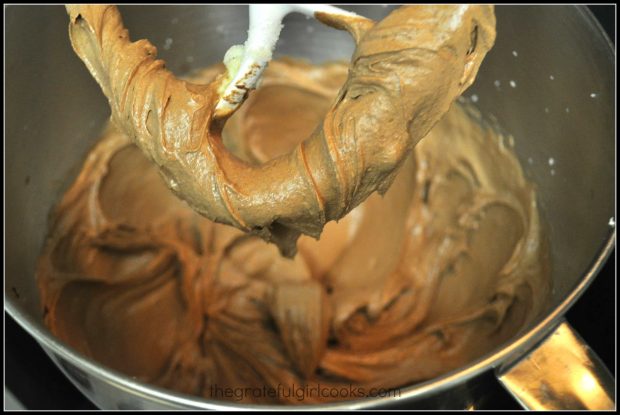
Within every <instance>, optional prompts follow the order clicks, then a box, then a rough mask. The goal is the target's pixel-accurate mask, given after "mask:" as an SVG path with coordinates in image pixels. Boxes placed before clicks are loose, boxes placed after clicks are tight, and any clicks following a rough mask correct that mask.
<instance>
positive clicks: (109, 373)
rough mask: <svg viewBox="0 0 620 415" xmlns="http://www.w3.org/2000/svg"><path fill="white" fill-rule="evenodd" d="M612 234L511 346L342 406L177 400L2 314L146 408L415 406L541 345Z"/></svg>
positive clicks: (10, 305)
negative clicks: (561, 296)
mask: <svg viewBox="0 0 620 415" xmlns="http://www.w3.org/2000/svg"><path fill="white" fill-rule="evenodd" d="M574 7H576V9H577V10H578V11H579V12H580V13H581V15H582V17H583V18H584V20H585V22H586V23H588V24H590V25H591V26H593V27H592V28H593V29H594V31H595V32H598V34H599V36H601V37H602V39H603V41H604V42H605V43H606V46H607V48H606V49H607V52H608V53H610V54H611V56H612V57H613V56H615V48H614V46H613V44H612V42H611V40H610V39H609V37H608V36H607V33H606V32H605V30H603V28H602V27H601V25H600V23H599V22H598V20H597V19H596V18H595V17H594V15H593V13H592V12H591V11H590V10H589V9H588V8H587V7H586V6H585V5H574ZM615 240H616V229H615V226H614V227H612V228H611V231H610V233H609V237H608V238H607V239H606V240H605V241H603V244H602V245H601V247H600V248H599V249H598V250H597V254H596V255H595V257H594V260H593V261H592V262H591V264H590V265H589V266H588V268H587V271H586V272H585V274H584V275H583V277H582V278H581V279H580V280H579V282H578V283H577V285H576V286H575V287H574V288H573V289H572V291H571V292H570V293H569V294H568V295H567V296H566V297H565V298H564V299H563V300H562V301H561V302H560V304H559V305H557V306H556V307H555V308H554V309H552V310H551V311H550V312H549V313H548V314H547V315H546V316H545V317H544V318H543V319H542V320H541V321H539V322H538V323H537V324H536V325H534V326H532V327H531V328H529V329H528V330H526V331H524V332H523V333H522V334H521V335H519V336H518V337H515V338H514V339H513V340H511V341H509V342H507V343H505V344H503V345H500V346H498V347H497V348H495V349H494V350H492V351H490V352H489V353H487V354H485V355H483V356H482V357H480V358H478V359H476V360H474V361H472V362H470V363H469V364H467V365H465V366H463V367H461V368H459V369H455V370H453V371H450V372H448V373H445V374H443V375H441V376H438V377H436V378H433V379H430V380H427V381H424V382H420V383H416V384H414V385H410V386H406V387H402V388H398V389H399V390H400V391H401V394H400V396H399V397H372V398H363V399H355V400H346V401H336V402H329V403H320V404H301V405H298V406H283V405H261V404H241V403H236V402H232V401H218V400H212V399H205V398H201V397H198V396H192V395H187V394H182V393H179V392H175V391H172V390H169V389H165V388H162V387H159V386H155V385H151V384H148V383H144V382H141V381H138V380H136V379H134V378H132V377H131V376H128V375H126V374H123V373H121V372H118V371H116V370H114V369H111V368H108V367H105V366H104V365H102V364H100V363H98V362H97V361H95V360H93V359H91V358H88V357H86V356H83V355H82V354H81V353H79V352H77V351H76V350H74V349H73V348H71V347H70V346H68V345H66V344H65V343H64V342H62V341H61V340H60V339H57V338H56V337H55V336H53V335H52V333H51V332H49V330H47V329H46V328H44V327H43V326H42V324H41V323H40V322H38V321H35V320H34V319H33V318H32V317H31V316H30V315H29V314H28V313H25V312H23V311H22V310H21V309H20V307H19V306H18V305H16V304H15V301H14V299H13V298H11V297H10V296H7V295H6V293H5V300H6V302H5V311H6V312H7V313H8V314H9V315H10V316H11V317H12V318H13V319H14V320H15V321H17V323H18V324H19V325H20V326H21V327H22V328H24V329H25V330H26V331H27V332H28V333H29V334H30V335H32V336H33V337H34V338H35V340H37V342H38V343H39V344H41V345H42V346H43V348H44V349H45V351H46V352H48V353H49V352H50V351H51V352H53V353H54V354H56V355H58V356H60V357H62V358H64V359H67V360H68V361H69V362H71V363H72V364H74V365H76V366H78V368H79V369H82V370H85V371H86V372H88V373H90V374H92V375H94V376H96V377H97V378H98V379H100V380H102V381H105V382H106V383H107V384H109V385H111V386H113V387H116V388H121V389H124V390H125V391H130V392H131V393H132V394H133V395H137V396H139V397H141V398H143V399H147V400H149V401H150V402H160V403H162V404H163V405H165V406H167V407H171V406H175V405H176V406H178V407H180V408H188V407H189V408H194V409H215V410H235V409H237V410H243V409H246V410H251V409H259V410H282V409H311V410H326V409H364V408H370V407H377V406H384V405H385V406H387V405H394V404H395V403H396V402H403V401H415V400H417V399H421V398H425V397H430V396H432V395H436V394H438V393H441V392H443V391H446V390H448V389H450V388H452V387H454V386H455V385H459V384H462V383H464V382H466V381H468V380H470V379H472V378H474V377H476V376H478V375H480V374H482V373H484V372H486V371H488V370H491V369H498V368H501V367H502V365H503V364H505V363H506V362H509V361H514V359H515V357H516V358H517V359H518V358H519V357H522V356H524V355H525V354H526V353H527V352H528V351H530V350H531V348H532V347H533V346H534V345H535V344H536V343H537V342H539V341H540V340H542V339H543V338H544V337H545V336H546V335H547V334H549V333H550V332H551V331H552V330H554V329H555V328H556V327H557V326H558V325H559V324H561V323H562V321H563V317H564V315H565V314H566V312H567V311H568V310H569V309H570V307H572V306H573V304H574V303H575V302H576V301H577V300H578V299H579V298H580V297H581V295H582V294H583V293H584V292H585V290H586V289H587V288H588V286H589V285H590V284H591V283H592V281H593V280H594V278H596V276H597V275H598V273H599V271H600V270H601V268H602V267H603V265H604V264H605V261H606V260H607V259H608V258H609V256H610V254H611V252H612V251H613V250H614V248H615ZM69 379H70V380H71V382H72V383H74V384H75V382H74V381H73V379H71V378H69ZM76 387H78V389H80V391H82V393H83V394H84V395H85V396H86V397H88V398H89V399H90V397H89V395H88V393H86V392H84V391H83V390H82V387H81V386H80V385H77V384H76Z"/></svg>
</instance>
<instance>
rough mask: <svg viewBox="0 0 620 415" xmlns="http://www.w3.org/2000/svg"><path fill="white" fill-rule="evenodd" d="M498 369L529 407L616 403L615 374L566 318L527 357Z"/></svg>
mask: <svg viewBox="0 0 620 415" xmlns="http://www.w3.org/2000/svg"><path fill="white" fill-rule="evenodd" d="M496 373H497V378H498V379H499V381H500V383H502V384H503V385H504V387H505V388H506V389H507V390H508V392H510V393H511V394H512V396H513V397H514V398H515V399H516V400H517V401H518V402H519V403H520V404H521V405H522V406H523V407H524V408H526V409H533V410H561V409H599V410H604V409H607V410H609V409H612V410H613V409H614V407H615V397H614V385H615V379H614V377H613V376H612V374H611V373H610V372H609V370H608V369H607V367H606V366H605V364H603V362H602V361H601V359H600V358H599V357H598V356H597V355H596V353H594V351H593V350H592V349H591V348H590V347H589V346H588V345H587V344H586V343H585V341H584V340H583V339H582V338H581V336H579V334H577V332H576V331H575V330H574V329H573V328H572V327H571V326H570V324H568V322H567V321H566V320H562V321H561V322H560V324H559V325H558V326H557V327H556V329H555V330H553V331H552V332H551V333H550V334H549V335H548V336H547V337H546V338H545V339H543V340H542V341H541V342H540V343H539V344H538V346H537V347H536V348H535V349H534V350H532V351H531V352H530V353H529V354H528V355H526V356H525V357H524V358H523V359H519V360H517V361H516V362H513V363H512V364H511V365H509V366H507V367H500V368H498V370H497V372H496Z"/></svg>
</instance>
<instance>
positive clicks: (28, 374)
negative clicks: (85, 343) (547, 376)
mask: <svg viewBox="0 0 620 415" xmlns="http://www.w3.org/2000/svg"><path fill="white" fill-rule="evenodd" d="M588 7H589V8H590V10H591V11H592V12H593V13H594V15H595V16H596V17H597V19H598V20H599V22H600V23H601V25H602V26H603V28H604V29H605V31H606V32H607V34H608V35H609V38H610V39H611V40H612V42H614V45H615V27H614V26H615V21H616V9H615V7H614V6H613V5H601V6H588ZM615 255H616V254H615V250H614V251H613V252H612V254H611V256H610V258H609V259H608V260H607V263H606V264H605V266H604V267H603V269H602V270H601V271H600V273H599V275H598V277H597V278H596V279H595V280H594V282H593V283H592V285H591V286H590V287H589V288H588V289H587V291H586V292H585V294H584V295H583V296H582V297H581V298H580V299H579V300H578V301H577V303H576V304H575V305H574V306H573V307H572V308H571V310H570V311H569V312H568V314H567V320H568V321H569V322H570V324H572V326H573V327H574V328H575V330H577V332H578V333H580V334H581V336H582V337H583V338H584V339H585V341H586V342H587V343H588V344H589V345H590V346H591V347H592V349H594V351H596V353H597V354H598V355H599V356H600V357H601V359H602V360H603V362H604V363H605V364H606V365H607V367H608V368H609V369H610V370H611V372H612V373H613V374H614V375H615V367H616V360H615V346H616V343H615V328H616V318H615V317H616V308H615V293H616V287H615V281H616V272H615ZM5 324H6V326H5V336H6V337H5V342H4V344H5V371H6V372H5V385H6V387H7V388H8V389H9V390H10V391H11V392H13V394H14V395H15V397H16V398H17V399H18V400H20V401H21V403H22V404H23V405H24V406H25V407H26V408H27V409H56V410H60V409H64V410H79V409H96V407H95V406H94V405H93V404H92V403H91V402H90V401H89V400H88V399H87V398H86V397H85V396H84V395H82V394H81V392H79V391H78V390H77V389H76V388H75V387H74V386H73V384H71V382H70V381H69V380H68V379H67V378H66V377H65V376H64V375H63V374H62V372H60V370H59V369H58V368H57V367H56V366H55V365H54V363H53V362H52V361H51V360H50V358H49V357H48V356H47V355H46V354H45V352H44V351H43V350H42V349H41V347H40V346H39V345H38V343H37V342H36V341H35V340H34V339H33V338H32V337H31V336H30V335H29V334H28V333H26V332H25V331H24V330H23V329H22V328H21V327H20V326H19V325H18V324H17V323H16V322H15V321H14V320H13V319H12V318H11V317H10V316H9V315H8V314H6V313H5ZM497 386H498V387H497V388H496V390H494V391H493V394H494V395H495V397H494V398H493V400H491V401H490V402H489V403H488V407H483V408H480V409H519V408H520V406H519V405H518V404H517V403H516V402H515V401H514V400H513V399H512V398H511V397H510V396H509V395H508V393H507V392H505V391H504V390H503V389H502V388H501V386H499V385H497ZM403 409H405V408H403Z"/></svg>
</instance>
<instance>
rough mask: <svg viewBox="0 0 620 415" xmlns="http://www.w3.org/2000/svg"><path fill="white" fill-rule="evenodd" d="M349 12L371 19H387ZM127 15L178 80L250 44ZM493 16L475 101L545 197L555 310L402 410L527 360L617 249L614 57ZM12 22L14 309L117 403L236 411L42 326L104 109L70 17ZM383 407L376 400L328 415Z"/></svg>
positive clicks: (149, 12) (241, 18)
mask: <svg viewBox="0 0 620 415" xmlns="http://www.w3.org/2000/svg"><path fill="white" fill-rule="evenodd" d="M345 8H347V9H350V10H354V11H356V12H358V13H360V14H363V15H365V16H368V17H372V18H375V19H380V18H382V17H383V16H385V15H387V13H389V11H390V9H391V7H382V6H360V7H355V6H348V7H345ZM121 12H122V14H123V16H124V19H125V24H126V26H127V27H128V28H129V29H130V34H131V36H132V39H140V38H147V39H149V40H150V41H151V42H152V43H153V44H155V45H156V46H157V47H158V50H159V55H160V57H161V58H163V59H165V60H166V61H167V62H168V67H169V68H171V69H172V70H173V71H174V72H175V73H177V74H182V73H185V72H188V71H190V70H192V69H195V68H200V67H204V66H206V65H209V64H213V63H215V62H218V61H220V60H221V59H222V57H223V56H224V53H225V51H226V50H227V48H228V47H229V46H231V45H233V44H238V43H242V42H243V41H244V36H245V33H246V29H247V11H246V6H149V7H144V6H123V7H121ZM496 15H497V28H498V37H497V42H496V45H495V47H494V48H493V50H492V51H491V52H490V53H489V55H488V57H487V59H486V60H485V62H484V63H483V65H482V68H481V71H480V73H479V76H478V79H477V81H476V82H475V84H474V85H473V86H472V87H471V89H470V90H468V91H467V92H466V96H468V97H471V98H473V100H475V101H476V105H477V106H478V107H479V108H480V110H481V112H482V113H483V114H484V115H485V116H487V117H492V118H495V119H496V120H497V122H498V123H499V125H501V126H502V127H503V128H504V129H505V130H506V131H509V132H510V133H511V134H512V136H513V137H514V141H515V149H516V152H517V153H518V156H519V158H520V160H521V162H522V164H523V166H524V168H525V170H526V172H527V174H528V176H529V177H530V178H531V179H532V180H533V181H534V182H535V183H536V184H537V186H538V196H539V204H540V207H541V210H542V212H543V215H544V217H545V219H546V222H547V224H548V227H549V233H550V245H551V256H552V267H553V284H554V291H553V300H552V301H551V303H550V304H549V306H548V310H547V313H546V314H545V315H542V316H540V319H539V320H538V321H537V322H536V323H535V324H534V325H532V326H531V327H529V328H527V330H524V331H523V332H522V334H521V335H520V336H519V337H517V338H515V339H514V340H513V341H512V342H511V343H509V344H506V345H505V347H503V348H500V349H497V350H495V351H494V352H492V353H490V354H488V355H486V356H485V357H483V358H481V359H480V360H478V361H476V362H473V363H472V364H471V365H468V366H467V367H465V368H462V369H461V370H458V371H455V372H452V373H449V374H446V375H445V376H442V377H440V378H437V379H433V380H430V381H428V382H425V383H422V384H418V385H413V386H410V387H407V388H403V390H402V392H403V393H402V396H401V398H400V400H402V399H411V400H414V399H418V398H420V397H424V396H426V395H428V394H430V393H433V392H437V391H441V390H447V389H449V388H452V387H454V386H455V385H458V384H461V383H463V382H465V381H466V380H467V379H469V378H472V377H473V376H475V375H477V374H479V373H481V372H483V371H486V370H488V369H489V368H491V367H494V366H497V365H498V364H500V363H501V362H503V361H505V360H506V359H508V358H511V357H512V358H514V356H515V355H519V353H522V352H523V351H524V350H526V349H527V347H529V346H530V345H531V344H533V342H535V341H536V340H537V339H539V338H540V337H541V336H542V335H543V334H544V333H545V332H546V331H548V330H549V329H550V328H551V327H552V326H553V323H554V322H555V321H557V319H558V318H560V317H561V316H562V315H563V313H564V312H565V311H566V310H567V308H568V307H569V306H570V305H571V304H572V303H573V302H574V300H575V299H576V298H577V297H578V296H579V295H580V293H581V292H583V290H584V289H585V288H586V287H587V285H588V284H589V282H590V281H591V280H592V279H593V278H594V276H595V275H596V272H597V270H598V269H599V267H600V266H601V264H602V263H603V261H604V259H605V258H606V256H607V255H608V254H609V252H610V250H611V248H612V247H613V244H614V241H615V228H614V226H610V219H611V218H613V217H614V201H615V176H614V162H615V134H614V110H615V106H614V91H615V81H614V68H615V66H614V49H613V48H612V47H611V45H610V42H609V40H608V39H607V38H606V36H605V35H604V33H603V31H602V30H601V29H600V27H599V26H598V24H597V23H596V21H595V20H594V18H593V17H592V16H591V15H590V14H589V12H588V11H587V9H586V8H585V7H574V6H527V7H526V6H498V7H496ZM5 21H6V26H5V27H6V29H5V34H6V55H5V56H6V64H5V71H6V92H5V99H6V106H5V111H6V113H5V114H6V125H5V146H6V153H5V154H7V157H6V182H5V183H6V195H7V198H6V211H5V221H6V231H5V232H6V233H5V238H6V242H7V243H6V248H5V249H6V273H5V299H6V306H5V307H6V309H7V310H8V312H9V313H10V314H11V315H12V316H13V317H14V318H15V319H16V320H17V321H18V322H19V323H20V324H21V325H22V326H24V327H25V328H26V329H27V330H28V331H29V332H30V333H31V334H32V335H33V336H34V337H35V338H36V339H37V340H38V341H39V342H40V343H41V344H42V345H43V346H44V347H45V348H46V351H48V353H50V355H51V356H53V357H54V356H55V357H57V358H58V357H61V358H62V359H64V360H66V361H70V362H71V363H72V364H73V365H75V366H76V367H79V368H80V370H82V371H84V373H87V374H89V376H92V377H94V378H96V379H99V380H101V381H102V382H105V383H106V384H107V385H109V387H110V390H112V391H116V392H115V393H118V394H119V395H122V394H133V395H134V396H138V397H139V398H140V399H144V400H145V401H149V402H151V403H150V404H149V407H163V406H168V407H194V408H216V407H219V408H222V407H228V408H232V407H238V405H237V406H236V405H231V404H229V403H224V402H216V401H206V400H203V399H199V398H196V397H189V396H183V395H180V394H177V393H174V392H171V391H166V390H163V389H159V388H155V387H152V386H150V385H145V384H140V383H138V382H135V381H134V380H133V379H131V378H129V377H126V376H124V375H122V374H119V373H117V372H114V371H111V370H109V369H106V368H105V367H103V366H101V365H99V364H97V363H96V362H94V361H91V360H90V359H87V358H85V357H83V356H81V355H79V354H78V353H77V352H75V351H73V350H72V349H70V348H68V347H67V346H66V345H64V344H63V343H62V342H61V341H59V340H57V339H56V338H55V337H53V336H52V335H51V333H50V332H49V331H48V330H47V329H46V328H45V326H44V325H43V323H42V318H41V312H40V308H39V298H38V292H37V288H36V284H35V277H34V271H35V264H36V259H37V256H38V254H39V252H40V249H41V247H42V243H43V241H44V237H45V232H46V229H47V216H48V212H49V210H50V209H51V207H52V206H53V205H54V204H55V203H56V201H57V200H58V198H59V196H60V195H61V194H62V192H63V191H64V190H65V189H66V188H67V186H68V185H69V184H70V182H71V180H72V179H73V178H74V177H75V175H76V173H77V172H78V170H79V167H80V165H81V161H82V160H83V157H84V155H85V154H86V152H87V151H88V149H89V148H90V147H91V146H92V145H93V144H94V142H95V140H96V138H97V137H98V133H99V132H100V129H101V127H102V126H103V124H104V122H105V121H106V119H107V117H108V116H109V109H108V107H107V102H106V100H105V98H104V97H103V95H102V94H101V92H100V90H99V87H98V86H97V85H96V83H95V81H94V80H93V79H92V78H91V77H90V75H89V73H88V71H87V70H86V69H85V67H84V66H83V64H82V62H81V61H80V60H79V59H78V58H77V57H76V56H75V54H74V53H73V51H72V50H71V46H70V44H69V40H68V35H67V23H68V19H67V16H66V13H65V11H64V8H63V7H61V6H19V7H17V6H11V7H8V8H7V9H6V11H5ZM33 28H35V30H33ZM328 45H329V46H328ZM352 51H353V41H352V40H351V39H350V37H349V36H348V34H346V33H344V32H338V31H336V30H333V29H330V28H327V27H325V26H323V25H321V24H320V23H318V22H316V21H314V20H307V19H306V18H305V17H303V16H297V15H291V16H289V17H287V18H286V20H285V28H284V30H283V33H282V36H281V39H280V41H279V43H278V46H277V51H276V55H289V56H296V57H304V58H308V59H310V60H311V61H313V62H323V61H326V60H333V59H347V58H348V57H349V56H350V54H351V52H352ZM81 389H82V388H81ZM85 393H87V394H88V395H89V397H91V399H94V400H96V401H97V397H96V396H91V395H92V394H89V393H88V391H85ZM382 399H384V400H383V401H382ZM100 402H101V401H100ZM386 403H389V402H387V401H385V398H376V399H372V400H371V399H367V400H364V401H355V402H341V403H337V404H334V405H331V407H367V406H375V405H379V404H386ZM328 406H330V405H325V406H324V407H328ZM244 407H246V408H247V407H248V406H244ZM262 408H265V407H262Z"/></svg>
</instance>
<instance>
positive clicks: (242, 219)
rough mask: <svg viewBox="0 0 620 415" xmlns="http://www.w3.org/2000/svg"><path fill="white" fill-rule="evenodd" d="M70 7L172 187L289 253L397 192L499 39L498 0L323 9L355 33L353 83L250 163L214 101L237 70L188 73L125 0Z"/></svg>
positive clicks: (94, 67) (113, 98)
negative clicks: (407, 165) (136, 25)
mask: <svg viewBox="0 0 620 415" xmlns="http://www.w3.org/2000/svg"><path fill="white" fill-rule="evenodd" d="M67 11H68V13H69V16H70V24H69V34H70V37H71V43H72V45H73V48H74V50H75V52H76V53H77V55H78V56H79V57H80V58H81V59H82V60H83V61H84V63H85V64H86V67H87V68H88V70H89V71H90V73H91V74H92V75H93V77H94V78H95V79H96V80H97V82H98V83H99V85H100V87H101V89H102V91H103V93H104V94H105V95H106V97H107V98H108V100H109V103H110V108H111V109H112V119H113V120H114V122H115V124H116V125H117V126H118V128H119V129H120V130H121V131H122V132H123V133H124V134H126V135H127V136H129V137H130V138H131V139H132V140H133V141H134V142H135V143H136V144H137V145H138V146H139V147H140V149H141V150H142V151H143V152H144V153H145V154H146V155H147V156H148V158H150V159H151V160H153V161H154V162H155V163H156V164H157V166H158V167H159V169H160V170H161V171H162V174H164V176H165V178H166V183H167V185H168V187H170V188H171V189H172V191H173V192H175V194H177V195H178V196H179V197H181V198H183V199H184V200H185V201H187V202H188V203H189V205H190V206H191V207H192V208H193V209H194V210H196V211H197V212H199V213H200V214H202V215H203V216H205V217H207V218H209V219H211V220H213V221H214V222H218V223H225V224H229V225H232V226H235V227H237V228H239V229H241V230H243V231H244V232H246V233H249V234H253V235H258V236H260V237H261V238H263V239H264V240H266V241H269V242H273V243H275V244H277V245H278V247H279V249H280V251H281V252H282V254H283V255H285V256H288V257H293V256H294V254H295V252H296V249H297V245H296V241H297V239H298V238H299V236H300V235H301V234H305V235H309V236H313V237H314V238H318V237H319V236H320V234H321V232H322V230H323V227H324V226H325V225H326V224H327V223H329V222H330V221H333V220H339V219H341V218H343V217H344V216H345V215H346V214H347V213H348V212H350V211H351V210H352V209H353V208H355V207H356V206H357V205H359V204H360V203H361V202H362V201H364V200H366V198H367V197H368V196H370V195H371V194H372V193H374V192H375V191H377V192H379V193H380V194H384V193H385V192H386V191H387V189H388V188H389V186H390V184H391V183H392V182H393V181H394V178H395V177H396V174H397V172H398V170H399V169H400V167H401V166H402V165H403V163H404V162H405V159H406V158H407V156H408V155H409V154H410V152H411V149H412V148H413V147H414V146H415V144H416V143H417V142H418V141H419V140H420V139H421V138H422V137H424V136H425V135H426V134H427V133H428V132H429V131H430V129H431V128H432V127H433V125H434V124H435V123H436V122H437V121H439V119H440V118H441V117H442V116H443V115H444V114H445V113H446V111H448V108H449V107H450V104H451V103H452V102H453V101H454V100H455V99H456V98H457V97H458V96H459V95H460V94H461V93H462V92H463V91H464V90H465V89H466V88H467V87H469V85H471V83H472V82H473V80H474V78H475V76H476V73H477V71H478V68H479V66H480V64H481V62H482V59H483V58H484V56H485V55H486V53H487V51H488V50H489V49H490V48H491V46H492V45H493V42H494V41H495V15H494V13H493V6H471V5H461V6H446V5H441V6H403V7H400V8H398V9H396V10H395V11H393V12H391V13H390V14H389V15H388V16H387V17H386V18H385V19H383V20H381V21H380V22H374V21H372V20H369V19H365V18H362V17H360V18H350V17H342V16H336V15H333V16H332V15H325V14H319V15H318V16H317V18H319V19H320V20H321V21H323V22H324V23H326V24H329V25H331V26H334V27H336V28H340V29H345V30H347V31H349V33H350V34H351V35H352V36H353V38H354V40H355V42H356V49H355V52H354V54H353V56H352V58H351V64H350V70H349V72H348V74H347V76H346V81H345V82H344V84H343V85H342V87H341V88H340V91H338V92H337V95H336V96H335V99H333V100H332V101H330V102H329V103H328V104H326V105H327V106H328V110H327V112H326V113H325V114H324V115H325V117H324V118H323V119H322V120H317V125H316V128H313V129H311V130H308V131H307V132H306V133H307V134H308V135H307V136H306V137H303V138H307V139H306V140H304V141H303V142H301V140H299V141H298V143H299V145H298V146H296V147H295V148H294V149H291V151H289V152H288V153H286V154H281V155H279V156H278V157H277V158H275V159H273V160H270V161H269V162H266V163H262V164H251V163H247V162H245V161H244V160H241V159H240V158H238V157H235V156H234V154H232V153H231V152H230V151H228V150H227V149H226V148H225V146H224V145H223V143H222V137H221V133H222V128H223V126H224V124H225V122H226V117H227V116H222V117H218V116H217V114H216V111H215V108H216V105H217V102H218V100H219V99H220V96H219V91H220V90H221V89H222V88H223V87H224V86H225V85H226V83H227V82H228V79H229V78H230V74H227V73H223V74H222V76H219V77H217V78H215V79H214V80H213V81H212V82H211V83H209V84H198V83H193V82H186V81H182V80H179V79H177V78H176V77H175V76H174V74H172V73H171V72H170V71H168V70H166V69H165V63H164V62H163V61H162V60H156V59H155V56H156V53H157V51H156V49H155V47H154V46H153V45H151V44H150V43H149V42H148V41H146V40H139V41H137V42H131V41H130V40H129V35H128V32H127V30H126V29H125V28H124V26H123V23H122V19H121V16H120V13H119V12H118V10H117V8H116V7H114V6H102V5H73V6H67ZM326 46H327V45H326ZM273 140H274V141H277V140H278V137H273Z"/></svg>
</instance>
